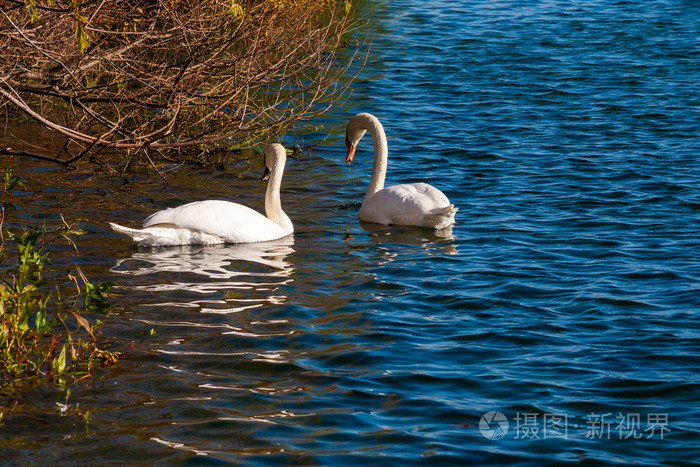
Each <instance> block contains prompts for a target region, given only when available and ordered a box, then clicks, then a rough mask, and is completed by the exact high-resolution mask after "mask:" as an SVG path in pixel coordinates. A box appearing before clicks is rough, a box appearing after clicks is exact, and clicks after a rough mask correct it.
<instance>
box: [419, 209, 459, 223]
mask: <svg viewBox="0 0 700 467" xmlns="http://www.w3.org/2000/svg"><path fill="white" fill-rule="evenodd" d="M457 211H459V208H456V207H455V205H454V204H450V205H449V206H445V207H444V208H440V209H436V210H435V211H433V212H431V213H430V214H428V215H426V216H425V226H426V227H431V228H433V229H444V228H447V227H449V226H451V225H452V224H454V223H455V214H456V213H457Z"/></svg>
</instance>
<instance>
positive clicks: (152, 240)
mask: <svg viewBox="0 0 700 467" xmlns="http://www.w3.org/2000/svg"><path fill="white" fill-rule="evenodd" d="M109 225H110V227H112V230H114V231H115V232H118V233H121V234H124V235H127V236H129V237H131V238H132V240H134V241H135V242H136V243H137V244H139V245H141V246H159V245H164V244H177V242H168V241H166V240H167V239H164V238H163V236H162V233H160V235H159V232H156V231H154V230H153V229H132V228H129V227H124V226H123V225H119V224H114V223H112V222H110V223H109Z"/></svg>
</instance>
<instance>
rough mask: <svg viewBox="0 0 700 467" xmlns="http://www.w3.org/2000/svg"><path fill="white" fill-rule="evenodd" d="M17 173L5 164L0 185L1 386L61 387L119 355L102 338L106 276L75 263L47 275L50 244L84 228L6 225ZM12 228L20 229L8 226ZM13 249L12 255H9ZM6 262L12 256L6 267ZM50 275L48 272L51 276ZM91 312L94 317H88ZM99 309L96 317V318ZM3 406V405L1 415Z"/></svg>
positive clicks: (6, 389) (106, 308)
mask: <svg viewBox="0 0 700 467" xmlns="http://www.w3.org/2000/svg"><path fill="white" fill-rule="evenodd" d="M18 185H21V180H19V179H18V178H17V177H15V176H13V175H12V172H11V169H10V168H7V169H5V175H4V179H3V185H2V187H0V188H1V189H2V190H1V191H0V201H1V202H2V209H1V210H0V233H1V235H0V266H2V269H3V278H2V281H0V393H2V394H5V393H7V392H9V393H12V392H14V391H18V390H21V389H23V388H29V387H32V386H37V385H41V384H44V383H53V384H56V385H59V386H65V385H67V384H69V383H71V382H75V381H78V380H81V379H85V378H89V377H90V376H91V375H92V374H93V373H94V371H95V370H96V369H97V368H100V367H102V366H109V365H113V364H115V363H116V362H117V359H118V355H117V353H114V352H111V351H109V350H106V346H105V345H104V343H103V342H102V339H100V334H101V330H102V326H103V325H104V321H105V319H106V317H107V316H109V311H110V304H109V303H108V300H107V291H108V290H109V289H110V288H111V287H112V285H113V284H112V283H111V282H104V283H99V284H93V283H91V282H90V281H89V280H88V279H87V278H86V277H85V275H84V274H83V273H82V271H81V270H80V268H79V267H77V266H75V268H74V270H71V271H70V272H64V273H62V274H61V275H60V276H58V277H52V278H51V279H48V278H47V277H46V274H45V267H46V266H48V265H50V264H51V262H50V259H49V253H48V251H47V248H48V247H49V246H50V245H51V244H53V243H55V242H67V243H68V244H69V245H70V246H71V247H72V248H73V249H74V250H75V252H76V254H79V252H78V248H77V246H76V244H75V242H74V240H73V238H74V237H77V236H80V235H82V234H83V233H84V231H82V230H79V229H77V228H75V226H74V225H71V224H69V223H67V222H66V221H65V220H64V219H62V221H63V223H62V225H61V226H59V227H56V228H51V229H49V228H47V227H46V226H45V225H44V226H41V227H38V226H34V227H32V228H31V229H27V228H23V229H21V232H17V231H15V232H13V231H10V230H9V229H8V230H4V229H3V228H4V225H3V224H4V220H5V215H6V214H7V213H8V212H10V211H11V210H12V209H14V206H13V205H11V204H10V203H8V202H7V200H6V199H5V198H6V194H8V193H11V191H12V190H13V189H15V188H17V186H18ZM13 230H17V229H13ZM10 255H16V256H15V259H13V260H10V261H8V259H10ZM6 262H9V263H11V264H10V266H9V267H7V266H6V265H5V263H6ZM52 276H53V275H52ZM88 316H89V317H90V318H92V322H91V321H90V320H89V319H88ZM94 316H96V317H97V318H93V317H94ZM6 409H7V408H5V407H0V420H2V418H3V414H4V411H5V410H6Z"/></svg>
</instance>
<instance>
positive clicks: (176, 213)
mask: <svg viewBox="0 0 700 467" xmlns="http://www.w3.org/2000/svg"><path fill="white" fill-rule="evenodd" d="M286 159H287V156H286V153H285V150H284V147H282V146H281V145H279V144H271V145H269V146H268V147H267V149H266V150H265V175H263V179H264V180H265V179H267V177H268V175H269V182H268V185H267V190H266V192H265V215H262V214H260V213H259V212H257V211H255V210H253V209H251V208H249V207H246V206H243V205H241V204H237V203H232V202H229V201H219V200H206V201H196V202H194V203H189V204H185V205H182V206H178V207H175V208H169V209H165V210H163V211H158V212H156V213H154V214H151V215H150V216H149V217H147V218H146V219H145V220H144V221H143V228H141V229H132V228H129V227H124V226H121V225H118V224H114V223H110V224H109V225H110V226H112V229H114V231H116V232H120V233H123V234H125V235H128V236H129V237H131V238H132V239H133V240H134V241H135V242H137V243H138V244H139V245H141V246H174V245H215V244H219V243H254V242H266V241H270V240H276V239H278V238H282V237H285V236H287V235H289V234H291V233H292V232H294V227H293V225H292V222H291V220H290V219H289V217H288V216H287V214H286V213H285V212H284V211H283V210H282V206H281V203H280V186H281V183H282V174H283V172H284V165H285V162H286Z"/></svg>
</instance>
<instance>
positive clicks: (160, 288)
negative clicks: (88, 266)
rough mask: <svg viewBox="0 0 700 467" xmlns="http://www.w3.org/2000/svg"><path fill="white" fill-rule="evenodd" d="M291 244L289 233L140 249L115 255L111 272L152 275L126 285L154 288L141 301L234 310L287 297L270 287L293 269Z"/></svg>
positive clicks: (209, 310) (221, 311)
mask: <svg viewBox="0 0 700 467" xmlns="http://www.w3.org/2000/svg"><path fill="white" fill-rule="evenodd" d="M293 244H294V238H293V237H291V236H289V237H285V238H281V239H279V240H274V241H270V242H260V243H245V244H238V245H216V246H182V247H169V248H157V249H154V248H148V249H141V250H139V251H137V252H136V253H134V254H133V255H131V256H130V257H129V258H125V259H122V260H119V261H118V262H117V264H116V265H115V266H114V267H113V268H112V272H114V273H119V274H129V275H133V276H144V275H147V274H153V275H154V278H155V279H156V280H155V281H154V280H153V279H151V278H150V277H149V278H147V279H145V281H141V283H140V284H139V283H138V280H135V281H136V282H137V283H135V284H132V285H129V286H125V288H128V289H129V290H134V291H141V292H149V293H150V292H158V293H155V294H148V295H147V298H146V299H145V300H144V302H142V303H141V305H142V306H167V307H168V308H172V307H187V308H190V307H194V308H198V309H199V310H200V312H201V313H215V314H229V313H238V312H241V311H246V310H252V309H256V308H260V307H262V306H264V305H266V304H277V303H282V302H284V301H285V300H286V299H287V297H286V296H285V295H280V294H279V292H275V291H277V290H278V289H279V287H280V286H283V285H285V284H287V283H289V282H291V280H292V279H291V275H292V272H293V271H294V269H293V267H292V266H291V264H290V263H289V262H288V261H287V260H286V258H287V256H288V255H290V254H291V253H294V249H293V248H292V245H293ZM202 296H204V297H202ZM162 300H166V301H162ZM151 324H153V323H151ZM161 324H163V323H161Z"/></svg>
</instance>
